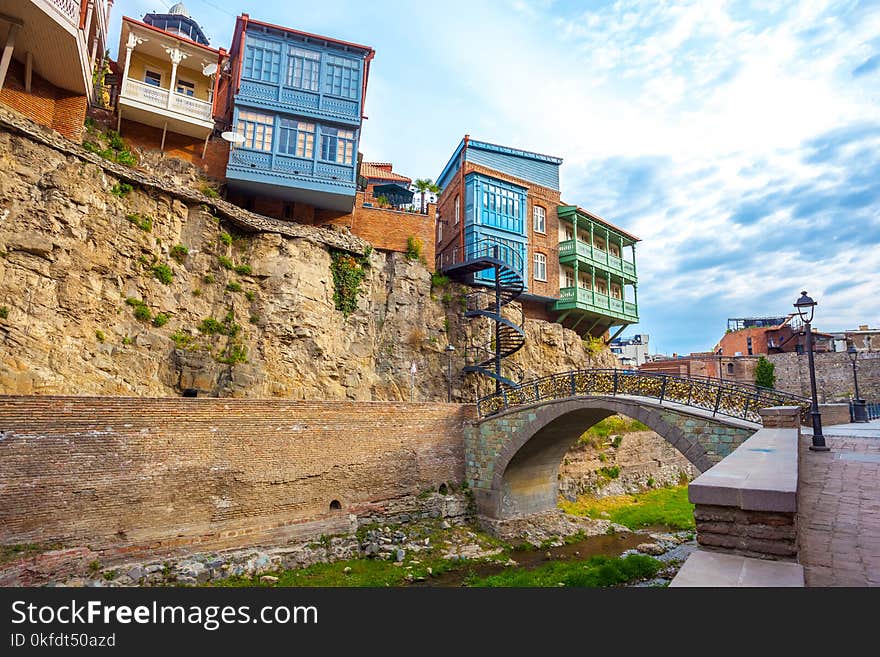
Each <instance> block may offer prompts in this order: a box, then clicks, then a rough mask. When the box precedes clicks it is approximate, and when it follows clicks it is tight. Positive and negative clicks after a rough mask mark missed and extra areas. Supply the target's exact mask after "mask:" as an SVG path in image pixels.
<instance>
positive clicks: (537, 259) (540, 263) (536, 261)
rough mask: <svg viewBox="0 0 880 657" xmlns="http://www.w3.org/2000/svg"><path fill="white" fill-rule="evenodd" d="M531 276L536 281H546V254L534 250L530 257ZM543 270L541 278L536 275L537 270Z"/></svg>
mask: <svg viewBox="0 0 880 657" xmlns="http://www.w3.org/2000/svg"><path fill="white" fill-rule="evenodd" d="M532 268H533V271H532V278H534V279H535V280H536V281H541V282H542V283H546V282H547V254H546V253H541V252H540V251H535V254H534V256H533V257H532ZM539 270H540V271H542V272H543V278H542V277H539V276H538V271H539Z"/></svg>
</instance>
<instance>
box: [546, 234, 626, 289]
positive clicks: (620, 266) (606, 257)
mask: <svg viewBox="0 0 880 657" xmlns="http://www.w3.org/2000/svg"><path fill="white" fill-rule="evenodd" d="M575 257H577V259H578V261H579V262H583V263H585V264H588V265H594V266H596V267H599V268H601V269H603V270H607V271H610V272H612V273H614V274H617V275H619V276H623V277H624V278H626V279H627V280H629V281H632V282H634V283H635V282H637V280H638V279H637V278H636V266H635V263H632V262H630V261H628V260H624V259H623V258H618V257H617V256H614V255H611V254H610V253H609V252H608V251H603V250H602V249H600V248H598V247H595V246H590V245H589V244H588V243H587V242H583V241H581V240H574V239H570V240H565V241H564V242H560V243H559V261H560V262H562V263H569V262H571V261H572V260H574V259H575Z"/></svg>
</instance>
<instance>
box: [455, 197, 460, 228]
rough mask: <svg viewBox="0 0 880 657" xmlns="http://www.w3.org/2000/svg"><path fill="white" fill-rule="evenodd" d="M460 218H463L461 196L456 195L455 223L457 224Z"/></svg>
mask: <svg viewBox="0 0 880 657" xmlns="http://www.w3.org/2000/svg"><path fill="white" fill-rule="evenodd" d="M460 218H461V197H460V196H456V197H455V223H456V224H457V223H458V222H459V219H460Z"/></svg>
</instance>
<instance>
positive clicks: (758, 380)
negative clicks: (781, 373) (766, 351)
mask: <svg viewBox="0 0 880 657" xmlns="http://www.w3.org/2000/svg"><path fill="white" fill-rule="evenodd" d="M775 369H776V366H775V365H774V364H773V363H771V362H770V361H769V360H767V359H766V358H764V357H763V356H761V357H760V358H759V359H758V364H757V365H756V366H755V385H758V386H761V387H762V388H772V387H773V386H774V385H775V384H776V374H775V373H774V370H775Z"/></svg>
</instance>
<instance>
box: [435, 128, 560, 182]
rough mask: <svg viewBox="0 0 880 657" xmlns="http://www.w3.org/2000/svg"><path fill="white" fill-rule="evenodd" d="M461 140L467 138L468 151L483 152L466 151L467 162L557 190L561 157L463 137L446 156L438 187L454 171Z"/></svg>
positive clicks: (463, 140)
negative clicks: (470, 152) (471, 152)
mask: <svg viewBox="0 0 880 657" xmlns="http://www.w3.org/2000/svg"><path fill="white" fill-rule="evenodd" d="M465 141H467V149H468V151H471V150H473V151H482V152H483V153H484V154H485V155H484V156H480V155H479V154H478V153H473V154H471V155H467V154H466V156H465V159H467V160H468V161H471V162H475V163H477V164H482V165H484V166H487V167H489V168H492V169H496V170H498V171H501V172H502V173H507V174H509V175H511V176H514V177H516V178H522V179H524V180H528V181H531V182H535V183H537V184H539V185H543V186H545V187H550V188H552V189H557V190H558V189H559V171H558V168H559V165H560V164H562V158H561V157H555V156H553V155H543V154H541V153H534V152H532V151H526V150H522V149H520V148H512V147H509V146H500V145H498V144H491V143H489V142H485V141H478V140H475V139H470V138H468V137H465V139H462V140H461V142H459V144H458V147H457V148H456V149H455V152H454V153H453V154H452V157H450V158H449V161H448V162H447V163H446V166H445V167H444V168H443V171H442V172H441V173H440V175H439V176H438V177H437V185H438V186H439V187H440V189H441V190H442V189H443V188H444V187H445V186H446V185H447V184H448V183H449V179H450V178H452V176H453V175H455V172H456V171H458V163H459V157H460V155H461V152H462V150H463V149H464V147H465ZM514 162H518V164H514Z"/></svg>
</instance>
